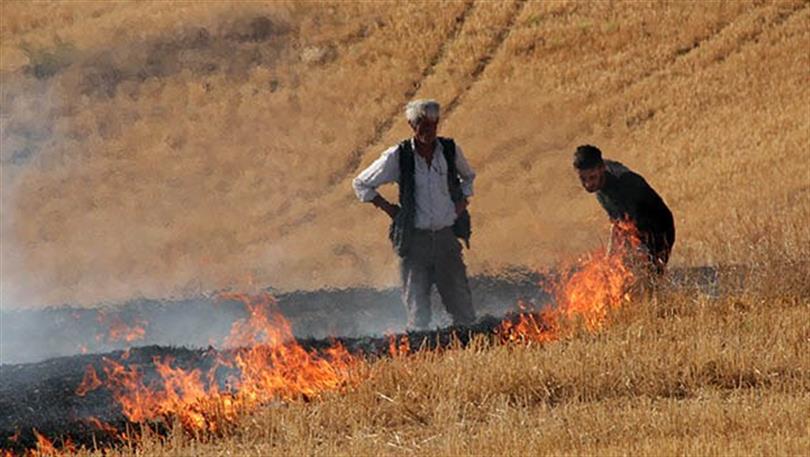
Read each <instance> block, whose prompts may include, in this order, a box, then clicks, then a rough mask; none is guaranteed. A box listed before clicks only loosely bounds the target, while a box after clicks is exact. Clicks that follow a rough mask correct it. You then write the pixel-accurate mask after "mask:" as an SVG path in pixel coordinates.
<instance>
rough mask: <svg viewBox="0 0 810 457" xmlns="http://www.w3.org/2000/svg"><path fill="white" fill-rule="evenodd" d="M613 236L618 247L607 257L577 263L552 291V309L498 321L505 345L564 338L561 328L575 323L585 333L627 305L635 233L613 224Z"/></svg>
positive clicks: (636, 240)
mask: <svg viewBox="0 0 810 457" xmlns="http://www.w3.org/2000/svg"><path fill="white" fill-rule="evenodd" d="M614 234H616V237H617V238H618V239H620V240H621V241H622V242H619V243H615V246H614V249H613V250H612V252H605V251H597V252H596V253H594V254H592V255H590V256H589V257H587V258H585V259H584V260H581V261H580V262H579V264H578V265H577V266H576V267H574V268H573V269H571V270H569V271H568V272H567V273H565V274H563V278H562V279H561V280H560V281H559V282H558V283H557V286H556V287H553V288H552V290H551V292H552V294H553V295H554V297H555V299H556V303H557V306H556V307H555V308H553V309H548V308H547V309H543V310H542V311H540V312H534V313H532V312H526V309H525V308H526V307H525V305H523V304H521V309H522V310H523V312H521V313H520V315H519V316H518V318H517V320H516V321H512V320H510V319H507V320H504V322H503V323H501V325H500V326H499V328H498V330H497V333H498V334H499V335H500V337H501V339H502V340H505V341H524V342H538V343H545V342H549V341H554V340H557V339H560V338H561V337H563V336H565V334H566V332H568V331H570V330H572V329H573V327H571V326H565V325H564V324H565V323H570V322H577V321H580V322H581V323H582V324H583V326H584V328H585V329H586V330H587V331H590V332H594V331H597V330H599V329H600V328H602V327H603V326H604V324H605V323H606V322H607V320H608V316H609V313H610V312H611V311H612V310H616V309H618V308H619V307H620V306H621V305H622V304H623V303H625V302H627V301H629V299H630V297H629V294H628V293H627V290H628V288H629V287H630V286H631V285H632V283H633V282H634V280H635V274H634V272H633V269H632V268H630V266H629V265H630V264H632V263H633V262H634V261H636V259H635V258H634V257H635V256H636V255H638V254H637V253H638V247H639V245H640V241H639V236H638V232H637V230H636V228H635V226H634V225H633V223H632V222H630V221H621V222H618V223H616V224H615V228H614Z"/></svg>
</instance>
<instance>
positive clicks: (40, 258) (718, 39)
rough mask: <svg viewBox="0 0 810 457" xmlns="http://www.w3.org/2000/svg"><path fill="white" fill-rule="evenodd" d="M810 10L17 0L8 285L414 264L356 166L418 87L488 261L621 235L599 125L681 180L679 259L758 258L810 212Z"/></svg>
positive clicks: (660, 182)
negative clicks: (612, 219)
mask: <svg viewBox="0 0 810 457" xmlns="http://www.w3.org/2000/svg"><path fill="white" fill-rule="evenodd" d="M809 25H810V8H808V6H807V3H806V2H801V1H798V2H775V3H771V2H765V3H762V2H757V3H747V2H729V3H710V4H706V3H666V2H663V3H662V2H657V3H656V2H645V3H621V2H619V3H614V4H611V3H607V2H604V3H584V2H583V3H578V2H542V3H541V2H528V3H511V2H444V3H441V2H434V3H426V4H411V3H384V2H363V3H359V2H358V3H345V2H336V3H329V2H319V3H295V2H293V3H290V4H286V3H280V2H272V3H269V4H261V3H246V4H230V3H222V4H220V3H214V2H205V3H204V4H186V3H184V4H180V5H172V4H167V3H162V2H161V3H114V4H108V3H94V2H91V3H82V2H69V3H68V2H63V3H47V4H43V3H31V2H3V14H2V65H1V66H0V67H1V68H2V76H3V87H2V117H1V119H2V130H3V133H2V138H3V142H2V164H3V170H2V179H3V196H2V208H3V227H2V228H3V232H2V236H3V238H2V240H3V243H2V244H3V245H2V254H3V275H2V281H3V283H2V285H3V294H4V296H3V298H4V302H5V303H8V304H9V305H15V306H42V305H54V304H60V303H74V304H82V305H91V304H93V303H98V302H115V301H121V300H124V299H127V298H129V297H132V296H148V297H165V296H170V295H171V296H182V295H187V294H190V293H198V292H200V291H203V292H204V291H209V290H216V289H221V288H223V287H238V286H240V285H244V283H245V282H246V281H247V280H246V279H245V278H247V277H250V278H252V281H253V282H255V283H256V284H264V285H273V286H275V287H277V288H281V289H287V290H289V289H295V288H316V287H324V286H330V287H343V286H351V285H363V284H364V285H373V286H391V285H394V284H395V283H396V276H397V273H396V263H395V258H394V256H393V254H392V253H391V250H390V249H389V247H388V244H387V243H388V242H387V239H386V237H385V233H386V232H385V230H386V226H387V221H386V220H385V216H384V215H383V214H382V213H380V212H379V211H375V210H374V209H373V208H372V207H370V206H366V205H362V204H360V203H358V202H356V201H355V199H354V196H353V194H352V191H351V187H350V180H351V178H352V177H353V176H354V175H355V174H356V173H357V172H358V171H359V170H360V169H361V168H362V167H363V166H365V165H367V164H368V163H370V162H371V161H372V160H373V159H374V158H376V157H377V156H378V155H379V154H380V152H381V151H382V150H383V149H384V148H386V147H387V146H388V145H390V144H393V143H394V142H395V141H398V140H399V139H400V138H402V137H404V136H407V134H408V128H407V125H406V124H405V122H404V120H403V116H402V114H401V113H402V108H403V106H404V104H405V102H406V101H407V100H409V99H411V98H413V97H422V96H430V97H435V98H437V99H439V100H440V101H442V102H443V103H445V104H449V105H450V106H449V107H448V108H449V109H448V111H449V112H446V113H445V116H444V120H443V125H442V126H441V129H442V133H443V134H445V135H447V136H452V137H455V138H456V139H457V140H458V141H459V143H460V144H461V145H462V147H464V150H465V152H466V153H467V155H468V156H469V159H470V161H471V163H472V165H473V166H474V167H475V168H476V170H477V172H478V176H479V177H478V185H477V189H476V196H475V197H474V200H473V203H472V205H473V206H472V208H471V209H472V211H473V217H474V218H475V222H474V224H475V227H474V229H475V234H474V239H473V249H472V250H470V251H468V252H467V261H468V264H469V265H470V269H471V272H472V273H473V274H475V273H480V272H484V271H490V270H494V269H498V268H500V267H503V266H506V265H526V266H530V267H544V266H549V265H552V264H554V263H555V262H557V261H559V260H561V259H568V258H570V257H571V256H572V255H576V254H579V253H581V252H583V251H586V250H589V249H591V248H593V247H594V246H596V245H598V244H599V243H600V241H601V240H603V239H604V232H605V222H604V216H603V214H602V213H601V209H600V208H599V207H598V205H597V204H596V202H595V201H594V199H593V198H592V196H590V195H587V194H586V193H585V192H582V191H581V189H580V188H579V185H578V182H577V180H576V177H575V176H574V174H573V172H572V171H571V169H570V163H569V162H570V155H571V152H572V150H573V148H575V147H576V145H578V144H581V143H593V144H597V145H599V146H600V147H601V148H602V149H603V151H605V154H606V155H607V156H609V157H612V158H616V159H619V160H622V161H624V162H626V163H627V164H628V165H629V166H630V167H632V168H633V169H636V170H637V171H639V172H640V173H641V174H642V175H644V176H645V177H647V179H648V180H649V182H650V183H651V184H652V185H653V187H654V188H656V189H657V190H658V191H659V193H661V195H662V196H663V197H664V199H665V200H666V201H667V203H668V204H669V205H670V207H671V208H672V210H673V213H674V214H675V217H676V224H677V228H678V241H677V245H676V248H675V251H674V254H673V256H674V257H673V263H674V264H676V265H700V264H706V263H746V262H747V261H748V253H747V251H746V247H747V246H749V245H750V244H752V243H759V242H761V241H763V239H772V238H774V237H777V238H778V236H777V233H774V231H773V228H777V229H779V230H778V231H779V232H781V231H782V230H781V229H780V227H782V226H783V225H784V223H785V222H790V221H799V220H807V219H808V217H810V209H808V205H810V204H808V201H809V200H810V199H808V196H810V194H808V192H809V191H810V184H809V183H810V161H808V160H807V158H806V150H807V145H808V144H810V108H808V105H810V104H808V103H807V101H808V99H810V97H809V95H810V89H808V88H809V87H810V85H808V84H807V78H808V69H810V54H809V53H808V52H807V48H808V46H810V27H808V26H809ZM38 74H39V75H40V76H44V77H41V78H38V77H37V76H36V75H38ZM388 195H390V196H393V195H394V194H393V193H392V192H389V194H388ZM796 236H797V234H790V233H789V234H787V239H790V240H792V241H791V242H804V241H807V239H806V238H803V239H796ZM791 237H792V238H791Z"/></svg>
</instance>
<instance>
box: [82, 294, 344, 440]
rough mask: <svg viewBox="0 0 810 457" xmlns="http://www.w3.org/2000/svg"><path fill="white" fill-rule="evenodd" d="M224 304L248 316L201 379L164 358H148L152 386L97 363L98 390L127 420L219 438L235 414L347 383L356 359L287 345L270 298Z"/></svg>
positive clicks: (134, 373) (113, 365)
mask: <svg viewBox="0 0 810 457" xmlns="http://www.w3.org/2000/svg"><path fill="white" fill-rule="evenodd" d="M225 298H228V299H236V300H240V301H241V302H242V303H243V304H244V305H245V307H246V308H247V310H248V317H247V318H245V319H242V320H239V321H237V322H235V323H234V324H233V326H232V328H231V333H230V335H229V336H228V337H227V338H226V340H225V345H226V347H228V348H231V349H230V350H229V351H226V352H222V353H220V354H219V355H218V356H217V359H216V361H215V363H214V365H213V367H212V368H211V369H210V370H208V372H207V373H203V371H202V370H200V369H184V368H181V367H179V366H175V363H174V362H175V360H174V359H173V358H172V357H164V358H159V357H155V358H154V359H153V362H154V364H155V367H156V371H157V373H158V375H159V377H160V380H159V382H154V383H150V384H149V385H147V384H146V383H145V382H144V380H143V373H142V372H141V370H140V368H139V367H138V366H137V365H135V364H132V365H124V364H122V363H120V362H119V361H115V360H112V359H110V358H104V359H103V361H102V365H103V366H102V368H103V371H104V376H105V381H104V382H103V385H104V386H105V387H106V388H107V389H109V390H110V391H111V392H112V395H113V398H115V400H116V401H117V402H118V403H119V404H120V405H121V407H122V410H123V413H124V415H125V416H126V417H127V419H129V420H130V421H132V422H144V421H149V420H160V419H163V420H167V421H168V420H169V419H173V418H176V419H178V420H179V422H180V423H181V424H182V425H183V427H184V428H185V429H186V430H189V431H209V432H219V431H221V430H223V428H224V427H226V426H227V425H228V424H230V423H232V422H233V421H234V419H235V418H236V417H237V416H238V415H239V413H241V412H247V411H251V410H254V409H256V408H257V407H259V406H260V405H262V404H266V403H268V402H271V401H274V400H291V399H296V398H311V397H315V396H317V395H319V394H320V393H321V392H324V391H330V390H335V389H338V388H340V387H341V386H343V385H345V384H346V383H347V381H348V380H349V371H350V369H351V367H352V366H353V365H354V363H355V362H356V358H355V357H354V356H351V355H350V354H349V353H348V352H347V351H346V349H345V348H343V347H342V346H341V345H339V344H336V345H335V346H333V347H331V348H329V349H327V350H325V351H323V352H322V353H315V352H307V351H306V350H305V349H304V348H302V347H301V346H300V345H298V344H297V343H296V342H295V339H294V338H293V336H292V329H291V327H290V325H289V323H288V322H287V321H286V320H285V319H284V317H283V316H282V315H281V314H280V313H279V312H278V311H277V310H276V302H275V299H274V298H273V297H272V296H270V295H269V294H266V293H264V294H260V295H257V296H249V295H244V294H231V295H227V296H225ZM223 368H224V369H227V370H229V371H231V372H233V373H234V374H231V375H230V376H228V378H227V379H226V386H227V387H228V388H227V389H221V388H220V382H219V377H218V370H220V369H223ZM89 382H90V383H91V384H92V380H91V381H89ZM82 384H83V385H84V382H83V383H82Z"/></svg>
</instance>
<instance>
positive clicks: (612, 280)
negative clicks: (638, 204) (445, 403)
mask: <svg viewBox="0 0 810 457" xmlns="http://www.w3.org/2000/svg"><path fill="white" fill-rule="evenodd" d="M615 230H616V232H617V233H619V234H620V235H621V236H623V237H624V240H626V242H623V243H619V244H617V245H616V246H615V249H613V250H611V251H609V252H607V251H604V250H603V251H597V252H595V253H593V254H591V255H590V256H588V257H586V258H584V259H583V260H581V261H579V262H578V263H577V264H576V265H575V266H574V267H572V268H570V269H568V270H567V271H566V272H564V273H563V274H562V275H561V277H560V279H559V281H556V282H555V285H554V286H553V287H551V288H550V292H551V293H552V294H553V296H554V298H555V302H556V306H555V307H553V308H552V307H548V308H544V309H541V310H539V311H533V310H532V309H531V307H530V306H529V305H527V304H525V303H520V304H519V306H520V309H521V312H520V313H519V314H518V315H517V316H515V317H511V318H507V319H505V320H504V321H503V322H502V323H501V324H500V326H499V327H498V329H497V331H496V333H497V335H498V336H499V338H500V340H501V341H503V342H537V343H545V342H550V341H554V340H558V339H560V338H563V337H566V336H568V335H571V334H572V333H573V332H574V331H575V329H578V328H584V329H585V330H587V331H590V332H594V331H598V330H599V329H601V328H603V327H604V325H605V324H606V323H607V322H608V320H609V318H610V314H611V311H613V310H615V309H618V308H619V307H621V306H622V305H623V304H625V303H627V302H628V301H629V295H628V294H627V290H628V288H629V287H630V286H631V285H632V283H633V282H634V280H635V274H634V269H633V268H632V267H631V265H632V262H633V257H634V256H635V252H637V248H638V246H639V244H640V243H639V241H638V235H637V232H636V231H635V228H634V227H633V225H632V224H631V223H629V222H621V223H618V224H616V229H615ZM223 298H225V299H230V300H238V301H240V302H241V303H243V305H244V306H245V308H246V310H247V312H248V316H247V317H246V318H244V319H241V320H239V321H237V322H235V323H234V324H233V325H232V327H231V332H230V334H229V336H228V337H227V338H226V339H225V340H224V346H225V348H226V349H227V350H224V351H221V352H219V353H217V354H216V355H215V360H214V363H213V365H212V366H211V367H210V368H209V369H208V370H207V371H203V370H202V369H200V368H184V367H182V366H180V364H178V363H176V361H175V359H174V358H172V357H163V358H161V357H155V358H153V360H152V361H153V363H154V366H155V370H156V372H157V377H151V376H150V379H152V378H154V379H152V380H151V381H150V382H148V383H147V382H146V381H145V379H144V377H145V376H144V372H143V371H142V369H141V367H140V366H138V365H137V364H134V363H129V362H128V361H127V358H128V353H125V354H124V355H123V356H122V357H120V358H119V359H118V360H113V359H111V358H107V357H105V358H103V359H102V371H103V379H102V377H100V376H99V375H98V373H96V370H95V369H94V368H93V367H92V366H88V368H87V370H86V372H85V376H84V378H83V379H82V382H81V384H80V385H79V387H78V388H77V390H76V394H77V395H80V396H81V395H85V394H86V393H87V392H89V391H91V390H94V389H96V388H99V387H105V388H106V389H108V390H109V391H110V392H111V394H112V396H113V398H114V399H115V400H116V401H117V402H118V403H119V405H120V406H121V409H122V412H123V414H124V415H125V416H126V418H127V419H128V420H129V421H131V422H135V423H144V422H147V421H163V422H165V423H170V422H173V421H178V422H179V423H180V424H181V425H182V427H183V428H184V429H185V430H187V431H189V432H193V433H197V432H210V433H222V432H224V431H226V430H228V429H229V428H230V427H231V426H232V425H233V424H235V422H236V419H237V418H238V417H239V416H241V415H242V414H244V413H247V412H250V411H253V410H255V409H257V408H259V407H260V406H262V405H266V404H268V403H270V402H274V401H289V400H295V399H309V398H313V397H317V396H318V395H320V394H321V393H324V392H328V391H334V390H338V389H341V388H342V387H343V386H345V385H347V384H348V383H349V382H350V381H351V380H352V376H351V373H352V368H353V367H354V366H355V364H356V363H358V361H359V360H361V359H359V358H358V357H357V356H353V355H350V354H349V353H348V351H346V349H345V348H344V347H343V346H342V345H340V344H337V343H336V344H334V345H333V346H332V347H331V348H329V349H327V350H324V351H321V352H316V351H310V352H307V351H306V350H305V349H304V348H303V347H302V346H300V345H299V344H298V343H297V342H296V341H295V339H294V337H293V333H292V329H291V327H290V324H289V322H288V321H287V320H286V319H285V318H284V317H283V316H282V315H281V314H280V313H279V312H278V310H277V303H276V301H275V299H274V298H273V297H272V296H271V295H269V294H267V293H260V294H257V295H248V294H228V295H224V296H223ZM105 321H107V318H106V317H100V320H99V322H105ZM122 324H123V325H122ZM572 324H575V325H572ZM145 325H146V321H141V320H137V319H136V320H135V322H134V324H133V325H126V324H125V323H124V321H123V320H122V319H120V317H118V318H113V319H112V320H111V321H110V331H109V336H108V341H111V340H115V339H116V338H121V339H124V340H127V341H131V340H134V339H137V338H143V336H144V334H145ZM128 338H130V339H128ZM388 350H389V354H390V355H391V356H392V357H400V356H405V355H408V354H410V353H411V352H412V349H411V344H410V341H409V339H408V336H407V335H403V336H400V337H396V336H391V337H389V347H388ZM88 420H89V422H90V423H91V424H93V425H94V426H96V427H97V428H99V429H101V430H105V431H111V430H112V431H113V432H114V429H113V428H112V427H111V426H110V425H108V424H105V423H103V422H101V421H99V420H98V419H96V418H90V419H88ZM119 436H123V437H125V439H129V436H128V435H124V434H119ZM40 437H41V435H39V434H37V440H38V442H40V444H38V449H48V448H47V447H46V446H48V445H50V442H48V441H47V440H46V439H45V438H44V437H42V440H44V441H40ZM51 448H52V445H51Z"/></svg>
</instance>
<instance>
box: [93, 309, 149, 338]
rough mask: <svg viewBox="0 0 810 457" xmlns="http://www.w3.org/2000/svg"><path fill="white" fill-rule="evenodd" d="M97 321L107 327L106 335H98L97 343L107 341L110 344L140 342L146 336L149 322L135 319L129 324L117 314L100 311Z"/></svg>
mask: <svg viewBox="0 0 810 457" xmlns="http://www.w3.org/2000/svg"><path fill="white" fill-rule="evenodd" d="M96 321H97V322H98V323H99V324H101V325H106V326H107V332H106V335H105V334H104V333H98V334H97V335H96V341H102V340H106V341H107V342H108V343H115V342H118V341H126V342H127V343H132V342H135V341H140V340H142V339H143V338H144V336H146V326H147V325H148V324H149V322H148V321H146V320H143V319H140V318H135V319H133V321H132V323H127V322H126V321H125V320H124V319H123V318H122V317H121V316H119V315H117V314H107V313H105V312H104V311H100V312H99V313H98V316H97V317H96Z"/></svg>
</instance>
